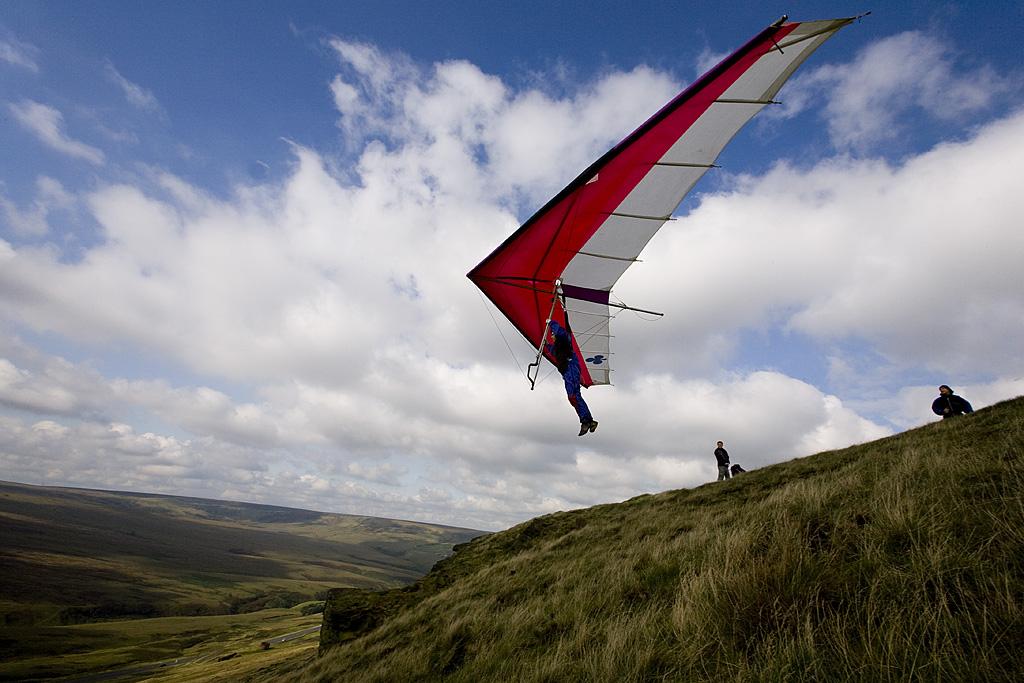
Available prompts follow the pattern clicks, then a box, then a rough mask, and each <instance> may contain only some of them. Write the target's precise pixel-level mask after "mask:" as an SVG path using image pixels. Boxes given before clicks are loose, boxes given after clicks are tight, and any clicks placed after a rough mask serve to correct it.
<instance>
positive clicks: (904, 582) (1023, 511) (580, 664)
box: [210, 399, 1024, 683]
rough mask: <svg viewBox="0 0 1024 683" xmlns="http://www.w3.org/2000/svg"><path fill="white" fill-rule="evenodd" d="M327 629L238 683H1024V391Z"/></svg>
mask: <svg viewBox="0 0 1024 683" xmlns="http://www.w3.org/2000/svg"><path fill="white" fill-rule="evenodd" d="M321 637H322V639H323V645H324V648H325V649H324V653H323V655H322V656H319V657H316V656H314V655H313V654H312V653H311V652H307V651H303V652H296V653H295V654H294V655H292V656H291V657H290V658H287V659H285V660H283V661H279V662H277V663H276V664H275V665H274V666H273V667H268V668H266V669H265V670H264V671H262V672H259V671H257V672H253V673H249V674H245V675H244V676H243V675H242V673H241V672H240V671H235V672H233V675H234V677H235V678H234V680H242V679H244V680H252V681H299V680H301V681H346V682H352V681H355V682H358V681H379V682H381V683H383V682H385V681H404V680H415V681H435V680H438V681H439V680H445V681H464V682H466V683H470V682H476V681H516V682H517V683H528V682H537V683H540V682H542V681H552V682H554V681H616V682H620V681H737V682H740V681H743V682H746V681H913V680H922V681H1014V680H1020V678H1019V676H1020V672H1021V671H1024V399H1016V400H1013V401H1007V402H1004V403H1001V404H998V405H995V406H992V407H990V408H986V409H984V410H980V411H978V412H976V413H975V414H973V415H967V416H963V417H960V418H956V419H952V420H947V421H943V422H939V423H935V424H930V425H927V426H925V427H922V428H919V429H915V430H912V431H909V432H906V433H903V434H899V435H896V436H893V437H890V438H886V439H882V440H879V441H876V442H873V443H868V444H863V445H859V446H854V447H851V448H847V449H844V450H839V451H833V452H828V453H821V454H818V455H814V456H811V457H807V458H800V459H796V460H792V461H789V462H785V463H781V464H778V465H773V466H771V467H765V468H763V469H761V470H757V471H753V472H749V473H746V474H742V475H740V476H739V477H736V478H735V479H732V480H731V481H726V482H721V483H711V484H707V485H704V486H701V487H699V488H696V489H693V490H680V491H668V492H665V493H660V494H657V495H645V496H640V497H638V498H635V499H632V500H629V501H626V502H624V503H621V504H616V505H601V506H597V507H593V508H590V509H586V510H577V511H573V512H563V513H556V514H552V515H546V516H544V517H539V518H537V519H534V520H531V521H529V522H526V523H524V524H521V525H519V526H517V527H514V528H512V529H509V530H508V531H504V532H501V533H496V534H491V535H488V536H484V537H481V538H478V539H476V540H474V541H472V542H470V543H468V544H466V545H465V546H462V547H460V548H459V549H457V551H456V552H455V554H454V555H452V556H451V557H450V558H448V559H446V560H445V561H443V562H441V563H439V564H438V566H437V567H436V568H435V569H434V570H433V571H432V572H431V573H429V574H428V575H427V576H426V577H424V578H423V579H422V580H420V581H419V582H417V583H416V584H414V585H413V586H412V587H410V588H409V589H406V590H401V591H387V592H383V593H381V592H377V593H369V592H363V593H360V592H354V591H343V592H334V593H332V595H331V597H330V599H329V600H328V604H327V611H326V612H325V614H324V628H323V630H322V636H321ZM210 676H213V678H212V679H211V680H230V679H229V678H226V677H225V678H218V677H216V675H215V674H213V673H211V674H210Z"/></svg>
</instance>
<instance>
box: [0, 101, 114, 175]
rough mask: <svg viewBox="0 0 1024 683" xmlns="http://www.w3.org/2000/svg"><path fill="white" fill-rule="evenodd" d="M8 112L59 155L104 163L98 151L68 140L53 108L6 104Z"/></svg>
mask: <svg viewBox="0 0 1024 683" xmlns="http://www.w3.org/2000/svg"><path fill="white" fill-rule="evenodd" d="M7 109H8V111H10V112H11V115H13V116H14V118H15V119H16V120H17V121H18V123H20V124H21V125H22V126H24V127H25V128H26V129H27V130H28V131H29V132H31V133H32V134H33V135H35V136H36V138H38V139H39V141H40V142H42V143H43V144H45V145H46V146H48V147H50V148H51V149H54V150H56V151H58V152H60V153H61V154H66V155H68V156H71V157H75V158H76V159H82V160H84V161H88V162H89V163H91V164H96V165H100V164H102V163H103V161H104V155H103V152H101V151H100V150H99V149H97V148H95V147H92V146H90V145H87V144H85V143H84V142H79V141H77V140H72V139H71V138H69V137H68V136H67V135H66V134H65V133H64V131H63V130H62V128H63V124H64V116H63V115H62V114H61V113H60V112H59V111H58V110H56V109H54V108H53V107H50V106H47V105H45V104H40V103H39V102H34V101H32V100H22V101H21V102H19V103H17V104H8V105H7Z"/></svg>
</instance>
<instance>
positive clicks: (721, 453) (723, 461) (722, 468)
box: [715, 441, 730, 481]
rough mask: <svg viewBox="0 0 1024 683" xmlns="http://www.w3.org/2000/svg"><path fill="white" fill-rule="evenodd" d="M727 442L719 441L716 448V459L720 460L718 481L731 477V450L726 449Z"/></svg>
mask: <svg viewBox="0 0 1024 683" xmlns="http://www.w3.org/2000/svg"><path fill="white" fill-rule="evenodd" d="M724 446H725V444H723V443H722V442H721V441H719V442H718V448H716V449H715V460H717V461H718V481H722V480H723V479H729V476H730V475H729V451H727V450H725V448H724Z"/></svg>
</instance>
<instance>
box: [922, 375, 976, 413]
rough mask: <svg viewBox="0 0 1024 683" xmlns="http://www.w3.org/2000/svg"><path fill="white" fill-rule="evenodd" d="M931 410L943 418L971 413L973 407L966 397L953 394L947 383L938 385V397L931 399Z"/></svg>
mask: <svg viewBox="0 0 1024 683" xmlns="http://www.w3.org/2000/svg"><path fill="white" fill-rule="evenodd" d="M932 412H933V413H935V414H936V415H941V416H942V419H943V420H945V419H946V418H947V417H953V416H954V415H963V414H964V413H973V412H974V408H972V407H971V404H970V403H968V402H967V399H966V398H964V397H963V396H957V395H956V394H954V393H953V390H952V389H950V388H949V385H948V384H943V385H941V386H940V387H939V397H938V398H937V399H935V400H934V401H932Z"/></svg>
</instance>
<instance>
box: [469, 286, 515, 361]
mask: <svg viewBox="0 0 1024 683" xmlns="http://www.w3.org/2000/svg"><path fill="white" fill-rule="evenodd" d="M477 296H479V297H480V302H481V303H482V304H483V305H484V309H486V310H487V315H489V316H491V322H493V323H494V328H495V329H496V330H498V334H500V335H501V340H502V341H503V342H505V348H507V349H508V352H509V354H510V355H511V356H512V360H513V362H515V364H516V367H517V368H518V369H519V373H520V374H522V372H523V366H522V365H520V364H519V359H518V358H516V353H515V351H513V350H512V346H511V345H510V344H509V343H508V340H507V339H505V333H504V332H502V331H501V327H500V326H499V325H498V321H497V319H495V317H494V313H492V312H491V308H490V306H488V305H487V300H486V299H484V295H483V294H481V293H480V292H479V291H477Z"/></svg>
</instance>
